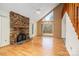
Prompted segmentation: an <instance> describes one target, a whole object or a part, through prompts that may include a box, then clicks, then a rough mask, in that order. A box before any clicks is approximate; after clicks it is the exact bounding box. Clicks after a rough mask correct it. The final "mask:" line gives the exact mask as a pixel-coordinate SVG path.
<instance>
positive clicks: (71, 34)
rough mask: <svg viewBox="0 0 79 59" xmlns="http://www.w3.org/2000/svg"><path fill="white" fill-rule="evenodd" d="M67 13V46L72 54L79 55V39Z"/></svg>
mask: <svg viewBox="0 0 79 59" xmlns="http://www.w3.org/2000/svg"><path fill="white" fill-rule="evenodd" d="M65 14H66V48H67V50H68V52H69V54H70V55H73V56H79V40H78V36H77V34H76V32H75V30H74V27H73V25H72V23H71V20H70V18H69V16H68V14H67V13H65Z"/></svg>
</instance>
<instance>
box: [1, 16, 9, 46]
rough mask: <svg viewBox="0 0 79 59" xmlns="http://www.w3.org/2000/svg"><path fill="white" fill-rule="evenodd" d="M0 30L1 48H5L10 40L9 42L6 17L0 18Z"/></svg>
mask: <svg viewBox="0 0 79 59" xmlns="http://www.w3.org/2000/svg"><path fill="white" fill-rule="evenodd" d="M0 24H1V25H0V29H1V33H0V34H1V40H0V41H1V46H5V45H8V44H9V43H10V40H9V37H10V35H9V33H10V31H9V20H8V18H7V17H5V16H2V17H1V23H0Z"/></svg>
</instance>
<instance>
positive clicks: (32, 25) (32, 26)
mask: <svg viewBox="0 0 79 59" xmlns="http://www.w3.org/2000/svg"><path fill="white" fill-rule="evenodd" d="M32 34H34V24H32Z"/></svg>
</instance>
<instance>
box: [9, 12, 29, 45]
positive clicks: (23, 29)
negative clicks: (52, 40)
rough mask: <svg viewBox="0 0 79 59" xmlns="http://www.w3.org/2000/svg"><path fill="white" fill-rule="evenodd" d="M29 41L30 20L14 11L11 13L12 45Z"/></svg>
mask: <svg viewBox="0 0 79 59" xmlns="http://www.w3.org/2000/svg"><path fill="white" fill-rule="evenodd" d="M28 39H29V18H28V17H25V16H22V15H20V14H18V13H15V12H13V11H11V12H10V41H11V44H14V43H18V42H21V41H26V40H28Z"/></svg>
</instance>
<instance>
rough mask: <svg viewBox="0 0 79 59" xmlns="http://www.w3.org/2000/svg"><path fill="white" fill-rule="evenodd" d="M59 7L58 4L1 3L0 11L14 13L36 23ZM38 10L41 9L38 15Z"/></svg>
mask: <svg viewBox="0 0 79 59" xmlns="http://www.w3.org/2000/svg"><path fill="white" fill-rule="evenodd" d="M57 5H58V3H0V10H4V11H8V12H10V11H14V12H17V13H19V14H21V15H24V16H26V17H29V18H30V19H31V20H34V21H35V20H39V19H40V18H42V17H43V16H44V15H46V14H47V13H48V12H49V11H50V10H52V9H53V8H54V7H56V6H57ZM38 9H40V14H37V13H36V10H38Z"/></svg>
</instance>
